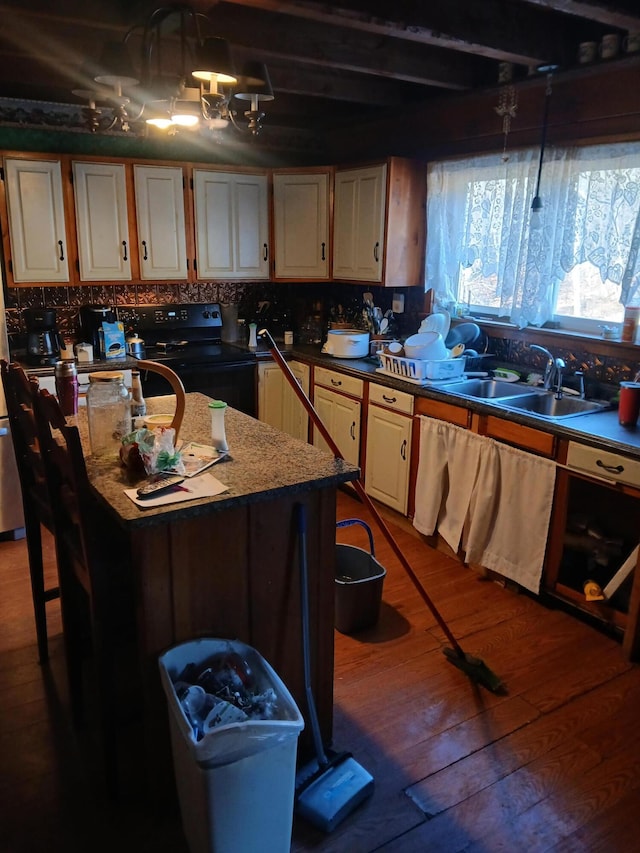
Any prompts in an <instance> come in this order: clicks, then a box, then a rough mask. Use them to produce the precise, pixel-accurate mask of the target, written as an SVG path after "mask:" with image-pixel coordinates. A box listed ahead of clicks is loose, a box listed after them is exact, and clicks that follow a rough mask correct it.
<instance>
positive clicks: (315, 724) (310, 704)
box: [296, 504, 329, 767]
mask: <svg viewBox="0 0 640 853" xmlns="http://www.w3.org/2000/svg"><path fill="white" fill-rule="evenodd" d="M296 511H297V514H298V549H299V560H300V613H301V614H302V659H303V663H304V689H305V693H306V696H307V709H308V711H309V717H310V718H311V733H312V735H313V743H314V745H315V749H316V758H317V759H318V764H319V765H320V767H326V766H327V764H328V763H329V761H328V759H327V756H326V755H325V751H324V746H323V745H322V737H321V735H320V722H319V720H318V712H317V711H316V703H315V699H314V698H313V690H312V689H311V652H310V650H309V637H310V635H311V628H310V625H309V572H308V568H307V514H306V511H305V508H304V505H303V504H296Z"/></svg>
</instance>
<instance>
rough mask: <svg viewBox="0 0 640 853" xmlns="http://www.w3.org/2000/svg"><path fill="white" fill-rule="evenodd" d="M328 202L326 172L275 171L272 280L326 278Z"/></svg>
mask: <svg viewBox="0 0 640 853" xmlns="http://www.w3.org/2000/svg"><path fill="white" fill-rule="evenodd" d="M329 200H330V173H329V171H324V172H298V171H295V172H294V171H291V172H289V171H276V172H274V174H273V218H274V222H273V230H274V252H275V261H274V277H275V278H277V279H281V278H286V279H295V280H297V281H299V280H300V279H304V280H312V281H318V280H327V279H328V278H329V273H330V263H329V258H330V248H329V247H330V244H329V233H330V212H329Z"/></svg>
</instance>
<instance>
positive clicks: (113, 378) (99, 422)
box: [87, 370, 131, 456]
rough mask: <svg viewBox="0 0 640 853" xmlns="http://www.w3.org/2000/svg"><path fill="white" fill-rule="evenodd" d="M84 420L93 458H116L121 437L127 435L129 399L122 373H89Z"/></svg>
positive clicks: (129, 413)
mask: <svg viewBox="0 0 640 853" xmlns="http://www.w3.org/2000/svg"><path fill="white" fill-rule="evenodd" d="M87 420H88V422H89V441H90V444H91V452H92V453H93V454H94V456H112V455H113V456H116V455H117V454H118V453H119V451H120V447H121V445H122V438H123V436H125V435H127V433H129V432H131V400H130V396H129V392H128V390H127V388H126V386H125V384H124V374H122V373H120V372H119V371H114V370H103V371H100V372H99V373H90V374H89V390H88V391H87Z"/></svg>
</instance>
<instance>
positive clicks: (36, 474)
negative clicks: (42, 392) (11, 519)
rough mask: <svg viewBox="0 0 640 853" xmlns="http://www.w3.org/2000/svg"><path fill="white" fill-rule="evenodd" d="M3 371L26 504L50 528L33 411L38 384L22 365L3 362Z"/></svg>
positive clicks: (49, 508) (43, 470) (40, 454)
mask: <svg viewBox="0 0 640 853" xmlns="http://www.w3.org/2000/svg"><path fill="white" fill-rule="evenodd" d="M0 369H1V373H2V385H3V387H4V395H5V399H6V403H7V414H8V415H9V422H10V424H11V438H12V441H13V448H14V452H15V456H16V464H17V467H18V476H19V477H20V486H21V488H22V497H23V501H24V502H28V501H31V503H32V506H33V508H34V510H35V512H36V513H37V515H38V517H39V518H40V520H41V521H42V523H43V524H44V525H45V526H46V527H48V528H51V502H50V498H49V492H48V488H47V479H46V473H45V469H44V460H43V458H42V453H41V448H40V440H39V436H38V429H37V425H36V421H35V416H34V411H33V399H34V393H36V392H37V389H38V383H37V380H35V379H33V380H32V379H29V377H28V376H27V374H26V373H25V372H24V370H23V369H22V367H21V366H20V365H19V364H15V363H11V364H8V363H7V362H6V361H5V360H4V359H2V363H1V365H0Z"/></svg>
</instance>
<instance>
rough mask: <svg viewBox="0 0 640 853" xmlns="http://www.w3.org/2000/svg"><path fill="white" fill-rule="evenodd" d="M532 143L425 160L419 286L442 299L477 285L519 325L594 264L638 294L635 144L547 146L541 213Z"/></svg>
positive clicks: (541, 315) (638, 149)
mask: <svg viewBox="0 0 640 853" xmlns="http://www.w3.org/2000/svg"><path fill="white" fill-rule="evenodd" d="M538 157H539V150H538V149H531V150H526V151H518V152H512V153H511V155H510V157H509V160H508V161H507V162H504V161H503V160H502V158H501V157H500V155H488V156H483V157H476V158H473V159H465V160H456V161H446V162H439V163H433V164H431V165H430V167H429V170H428V178H427V187H428V191H427V261H426V288H427V290H428V289H430V288H433V289H434V293H435V297H436V301H437V302H438V303H440V304H447V303H448V302H451V301H456V300H461V299H464V298H465V297H466V294H465V293H461V292H460V281H461V278H462V277H463V276H462V273H464V279H465V281H466V282H469V283H471V286H472V287H474V283H475V282H476V281H477V282H480V281H481V282H482V285H483V288H484V292H485V293H486V299H487V302H486V304H487V305H491V306H492V307H493V308H494V309H495V310H497V311H498V313H499V314H500V315H501V316H507V317H510V318H511V321H512V322H514V323H516V324H518V325H519V326H526V325H527V324H531V325H535V326H539V325H542V323H544V322H545V321H546V320H549V319H550V318H551V317H552V316H553V313H554V303H555V294H556V289H557V287H558V285H559V283H560V282H561V281H562V280H563V278H564V276H565V274H566V273H567V272H568V271H570V270H571V269H572V268H573V267H574V266H575V265H576V264H580V263H583V262H585V261H587V262H589V263H591V264H593V265H594V266H595V267H596V268H597V269H598V270H599V273H600V276H601V277H602V280H603V281H605V280H607V279H608V280H609V281H611V282H613V283H614V284H616V285H619V286H620V301H621V302H622V304H624V305H627V304H629V303H630V302H633V301H634V300H638V299H640V292H639V291H640V251H639V250H640V143H628V144H620V145H602V146H589V147H586V148H566V149H547V151H546V152H545V159H544V164H543V168H542V178H541V185H540V195H541V197H542V200H543V207H542V211H541V212H540V214H539V215H538V221H536V217H534V218H533V221H532V216H531V202H532V200H533V196H534V194H535V189H536V179H537V171H538Z"/></svg>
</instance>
